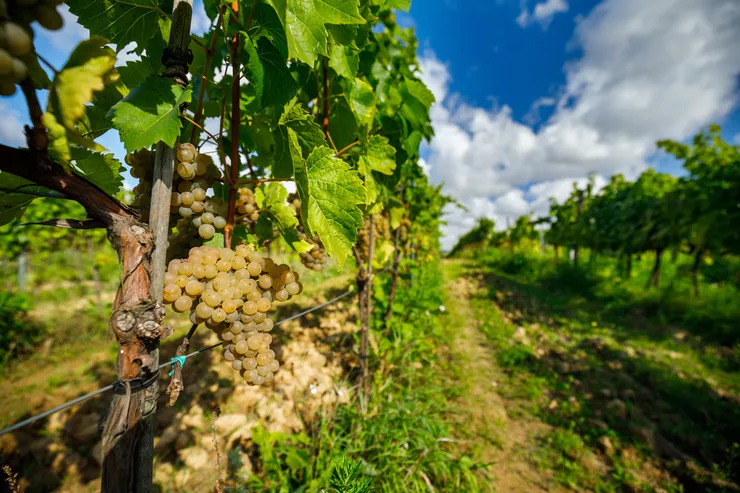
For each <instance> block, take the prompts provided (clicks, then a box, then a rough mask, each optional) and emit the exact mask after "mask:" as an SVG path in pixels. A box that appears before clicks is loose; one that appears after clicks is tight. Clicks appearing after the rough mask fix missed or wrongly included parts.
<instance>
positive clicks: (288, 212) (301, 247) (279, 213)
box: [260, 183, 313, 253]
mask: <svg viewBox="0 0 740 493" xmlns="http://www.w3.org/2000/svg"><path fill="white" fill-rule="evenodd" d="M263 188H265V189H266V192H265V197H264V199H263V201H262V205H261V206H260V208H261V210H262V213H261V214H260V217H261V216H262V214H267V215H268V216H269V218H270V220H271V221H272V223H274V224H275V226H277V228H278V231H280V234H281V235H282V236H283V239H285V242H286V243H287V244H288V245H289V246H290V247H291V248H293V249H294V250H296V251H297V252H298V253H305V252H308V251H310V250H311V249H312V248H313V246H312V245H311V244H310V243H308V242H306V241H303V240H302V239H301V238H300V236H299V235H298V230H297V229H296V227H297V226H298V218H296V214H295V210H294V209H293V208H292V207H290V206H289V205H288V204H287V199H288V191H287V190H286V189H285V187H284V186H282V185H281V184H280V183H271V184H269V185H268V186H266V187H263Z"/></svg>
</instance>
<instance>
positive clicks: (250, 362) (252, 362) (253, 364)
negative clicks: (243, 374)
mask: <svg viewBox="0 0 740 493" xmlns="http://www.w3.org/2000/svg"><path fill="white" fill-rule="evenodd" d="M258 361H259V359H255V358H244V363H243V364H242V368H245V369H247V370H254V369H255V368H257V364H258Z"/></svg>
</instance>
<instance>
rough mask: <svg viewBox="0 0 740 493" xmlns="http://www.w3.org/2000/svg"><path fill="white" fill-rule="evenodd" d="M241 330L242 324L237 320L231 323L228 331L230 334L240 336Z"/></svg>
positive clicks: (242, 328)
mask: <svg viewBox="0 0 740 493" xmlns="http://www.w3.org/2000/svg"><path fill="white" fill-rule="evenodd" d="M243 330H244V324H243V323H241V322H240V321H238V320H237V321H236V322H233V323H232V324H231V326H230V327H229V331H231V333H232V334H234V335H237V334H241V333H242V331H243Z"/></svg>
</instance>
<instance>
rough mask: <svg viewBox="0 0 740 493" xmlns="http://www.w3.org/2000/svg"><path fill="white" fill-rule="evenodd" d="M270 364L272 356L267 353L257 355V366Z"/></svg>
mask: <svg viewBox="0 0 740 493" xmlns="http://www.w3.org/2000/svg"><path fill="white" fill-rule="evenodd" d="M269 362H270V356H269V355H268V354H267V353H259V354H258V355H257V364H258V365H260V366H265V365H266V364H268V363H269Z"/></svg>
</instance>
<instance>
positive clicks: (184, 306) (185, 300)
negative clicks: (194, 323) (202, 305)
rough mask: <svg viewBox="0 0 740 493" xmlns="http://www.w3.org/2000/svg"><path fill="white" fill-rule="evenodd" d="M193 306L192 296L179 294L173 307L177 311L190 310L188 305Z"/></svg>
mask: <svg viewBox="0 0 740 493" xmlns="http://www.w3.org/2000/svg"><path fill="white" fill-rule="evenodd" d="M192 306H193V298H191V297H190V296H180V297H179V298H177V301H175V304H174V308H175V311H177V312H180V313H182V312H184V311H187V310H190V307H192Z"/></svg>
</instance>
